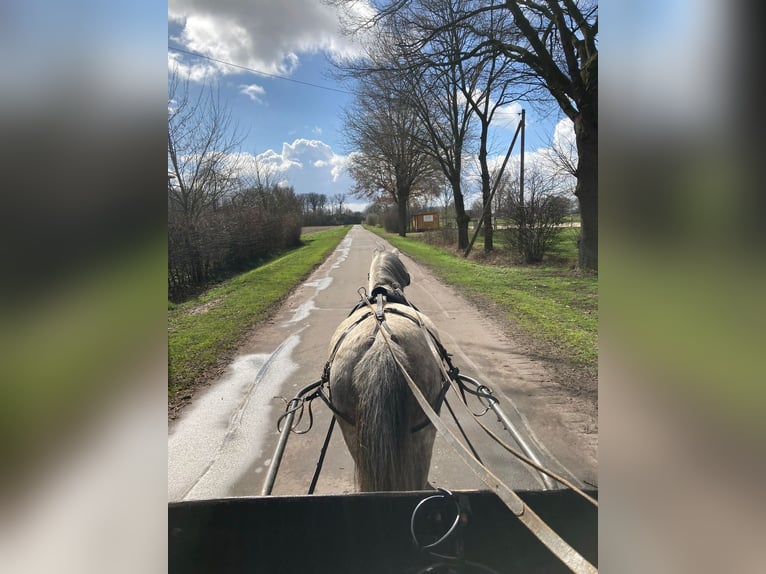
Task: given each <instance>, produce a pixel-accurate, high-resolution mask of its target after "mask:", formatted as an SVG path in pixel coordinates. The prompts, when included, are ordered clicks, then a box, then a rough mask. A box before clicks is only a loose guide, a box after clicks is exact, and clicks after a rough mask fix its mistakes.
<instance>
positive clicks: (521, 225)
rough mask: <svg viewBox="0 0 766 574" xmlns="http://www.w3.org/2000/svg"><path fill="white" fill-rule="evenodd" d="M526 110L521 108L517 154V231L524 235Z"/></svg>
mask: <svg viewBox="0 0 766 574" xmlns="http://www.w3.org/2000/svg"><path fill="white" fill-rule="evenodd" d="M525 118H526V110H525V109H524V108H522V109H521V154H520V156H519V208H520V209H521V213H520V214H519V215H520V216H521V217H520V220H519V232H520V233H522V234H523V235H526V229H527V211H526V207H525V206H524V132H525V131H526V125H525V124H526V122H525Z"/></svg>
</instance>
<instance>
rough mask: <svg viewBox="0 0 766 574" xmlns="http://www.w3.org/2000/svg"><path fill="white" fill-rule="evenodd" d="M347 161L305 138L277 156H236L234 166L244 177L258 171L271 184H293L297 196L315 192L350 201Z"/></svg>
mask: <svg viewBox="0 0 766 574" xmlns="http://www.w3.org/2000/svg"><path fill="white" fill-rule="evenodd" d="M232 161H235V156H234V154H233V156H232ZM347 162H348V156H345V155H340V154H336V153H335V152H334V151H333V150H332V148H331V147H330V146H329V145H327V144H326V143H324V142H323V141H320V140H308V139H296V140H294V141H293V142H292V143H288V142H285V143H283V144H282V150H281V152H279V153H277V152H276V151H274V150H272V149H269V150H266V151H265V152H262V153H259V154H257V155H253V154H251V153H240V154H236V163H237V165H239V166H240V170H241V171H240V173H241V175H243V176H245V177H247V176H251V175H254V174H255V173H256V169H259V170H260V173H261V174H262V175H263V174H268V176H269V179H270V180H271V181H275V182H282V183H287V184H289V185H292V186H293V187H294V188H295V193H297V194H299V195H301V194H304V193H309V192H314V193H323V194H325V195H326V196H327V197H331V196H333V195H335V194H338V193H340V194H346V195H347V197H348V199H351V194H350V190H351V187H352V185H353V181H352V180H351V177H350V176H349V175H348V173H347V172H346V164H347Z"/></svg>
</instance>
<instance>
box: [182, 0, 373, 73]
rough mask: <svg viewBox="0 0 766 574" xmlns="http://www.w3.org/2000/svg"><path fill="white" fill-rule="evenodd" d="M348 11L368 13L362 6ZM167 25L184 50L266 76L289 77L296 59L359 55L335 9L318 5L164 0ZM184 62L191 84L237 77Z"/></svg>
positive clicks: (300, 0) (311, 1) (225, 69)
mask: <svg viewBox="0 0 766 574" xmlns="http://www.w3.org/2000/svg"><path fill="white" fill-rule="evenodd" d="M352 10H353V11H354V12H355V13H356V14H371V13H373V12H372V8H370V6H369V4H368V3H367V2H366V1H362V2H359V3H355V5H354V6H353V8H352ZM168 19H169V20H170V21H171V22H173V23H174V24H177V25H179V26H180V29H181V30H180V33H179V34H178V35H177V36H176V37H174V38H173V39H174V40H175V41H176V42H178V43H180V44H181V45H182V46H184V47H185V48H186V49H188V50H190V51H194V52H198V53H200V54H204V55H205V56H209V57H211V58H215V59H217V60H223V61H227V62H232V63H235V64H238V65H241V66H246V67H248V68H253V69H256V70H259V71H262V72H267V73H271V74H279V75H290V74H292V72H293V71H295V69H296V68H297V66H298V64H299V54H301V53H315V52H318V51H324V52H326V53H328V54H329V55H331V56H333V57H335V58H347V57H350V56H352V55H356V54H358V53H359V47H358V45H357V44H356V43H355V42H354V41H353V40H352V39H350V38H347V37H344V36H343V35H342V34H341V33H340V31H339V19H338V12H337V9H336V8H334V7H332V6H328V5H327V4H325V3H323V2H319V1H317V0H289V1H287V2H274V1H273V0H169V1H168ZM181 58H182V59H183V60H186V59H187V58H186V57H183V56H182V57H181ZM188 60H189V62H192V63H191V64H188V67H189V68H190V71H191V72H192V74H191V77H192V78H193V79H197V78H204V77H206V76H205V74H233V73H240V72H241V70H240V69H238V68H234V67H231V66H225V65H222V64H217V63H213V62H210V61H200V59H198V58H197V59H191V58H189V59H188Z"/></svg>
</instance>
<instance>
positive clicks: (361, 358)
mask: <svg viewBox="0 0 766 574" xmlns="http://www.w3.org/2000/svg"><path fill="white" fill-rule="evenodd" d="M408 284H409V274H408V273H407V272H406V269H405V268H404V266H403V264H402V263H401V262H400V261H399V258H398V255H397V253H396V252H393V253H392V252H386V251H380V252H376V254H375V256H374V257H373V262H372V264H371V267H370V275H369V293H368V292H367V291H365V290H360V302H359V304H358V305H357V306H356V307H355V308H354V309H353V310H352V311H351V313H350V314H349V316H348V317H347V319H346V320H345V321H344V322H343V323H341V325H340V326H339V328H338V330H337V331H336V333H335V335H334V336H333V338H332V340H331V343H330V354H329V359H328V361H327V363H326V364H325V367H324V369H323V373H322V377H321V378H320V379H319V380H318V381H316V382H314V383H311V384H310V385H307V386H306V387H304V388H303V389H301V390H300V391H299V392H298V393H297V394H296V396H295V397H294V398H293V399H292V400H291V401H289V402H288V404H287V407H286V409H285V413H284V414H283V415H282V417H281V418H280V420H279V422H278V425H277V426H278V429H279V431H280V437H279V441H278V442H277V446H276V449H275V452H274V456H273V457H272V459H271V464H270V467H269V470H268V473H267V475H266V478H265V481H264V484H263V489H262V491H261V495H260V496H253V497H246V498H226V499H219V500H203V501H186V502H176V503H171V504H169V518H168V529H169V530H168V540H169V571H170V572H183V573H188V572H275V573H287V572H301V573H304V572H322V573H324V572H328V573H333V574H335V573H337V574H341V573H349V574H351V573H360V574H361V573H368V574H377V573H380V574H383V573H386V574H388V573H397V574H399V573H401V574H405V573H406V574H420V573H434V574H448V573H449V574H453V573H454V574H471V573H475V572H476V573H478V572H484V573H497V574H501V573H514V572H525V573H529V572H541V573H542V572H545V573H548V572H568V571H573V572H595V571H596V566H595V564H596V562H597V521H598V510H597V509H598V502H597V494H598V493H597V491H595V490H582V489H580V488H579V487H577V486H576V485H574V484H572V483H571V482H570V481H569V480H567V479H566V478H564V477H563V476H560V475H557V474H555V473H553V472H551V471H550V470H548V469H546V468H545V467H544V466H543V465H542V464H540V461H539V460H538V459H537V458H536V457H535V455H534V452H533V451H532V449H530V448H529V447H528V446H527V445H526V443H525V441H524V440H523V438H522V437H521V436H520V435H518V434H515V432H514V427H513V425H512V424H511V422H510V421H509V420H508V419H507V417H506V416H505V414H504V413H503V411H502V408H501V407H500V403H499V401H498V400H497V399H496V397H495V396H494V395H493V394H492V390H491V389H489V388H488V387H487V386H485V385H483V384H482V383H480V382H479V381H476V380H475V379H472V378H471V377H467V376H465V375H463V374H461V373H460V372H459V370H458V369H457V368H455V367H454V366H453V364H452V362H451V356H450V354H449V353H448V352H447V351H446V349H445V348H444V347H443V346H442V344H441V342H440V340H439V336H438V333H436V330H435V328H434V327H433V325H432V324H431V322H430V321H429V320H428V318H427V317H426V316H425V315H423V314H422V313H420V311H419V310H418V309H417V308H416V307H415V306H414V305H412V304H411V303H409V302H408V301H407V299H406V297H405V296H404V288H405V287H406V286H407V285H408ZM450 390H452V391H454V393H455V395H456V396H457V397H459V398H460V399H461V400H458V401H456V403H457V404H459V405H461V406H462V408H465V409H466V411H467V412H469V413H471V414H472V415H473V416H476V414H475V413H474V412H473V411H472V410H471V408H470V407H469V404H468V403H469V398H470V400H472V401H474V402H478V403H479V404H481V405H482V406H483V408H484V410H485V412H487V411H490V410H491V411H493V412H494V413H495V414H496V415H497V417H498V419H499V420H500V421H501V422H502V423H503V427H504V428H505V429H506V430H508V431H509V432H510V433H511V434H512V435H514V439H515V442H516V444H517V445H518V446H519V449H516V448H514V447H512V446H510V445H508V444H507V443H506V442H505V441H504V440H503V439H502V438H501V437H500V436H498V435H497V434H496V433H495V432H494V431H492V430H491V429H489V428H487V427H486V426H485V425H484V424H483V423H482V422H480V421H477V422H478V424H479V425H480V426H481V427H482V429H483V430H484V431H485V432H486V433H487V434H488V435H489V436H490V437H491V438H492V439H493V440H495V441H496V442H497V443H498V444H500V445H501V446H502V447H503V448H504V449H505V450H507V451H508V452H509V453H510V454H511V455H513V456H515V457H517V458H518V459H520V460H522V461H523V462H524V463H525V464H528V465H530V466H531V467H533V468H535V469H536V470H537V471H538V472H539V473H541V476H542V478H543V482H544V484H545V489H544V490H542V491H514V490H512V489H511V488H510V487H509V486H507V485H506V484H505V483H503V481H502V480H501V479H500V478H498V477H497V476H496V475H495V474H494V473H493V472H492V471H491V470H490V469H488V468H487V467H486V466H484V464H483V463H482V462H481V460H480V459H479V457H478V456H476V453H475V451H473V449H472V447H471V446H470V441H467V437H466V436H465V435H464V436H463V439H465V440H460V439H459V438H458V437H457V436H455V434H453V432H452V431H451V430H450V429H449V428H447V427H446V426H445V425H444V423H443V421H442V420H441V419H440V411H441V407H442V405H447V410H448V411H449V413H450V414H452V415H453V416H454V412H453V409H452V407H451V406H450V405H449V403H447V402H446V394H447V392H448V391H450ZM315 399H320V400H321V401H322V402H324V403H325V405H326V406H327V407H328V408H329V409H330V410H331V411H332V415H333V416H332V418H331V422H330V425H329V427H328V430H327V435H326V437H325V440H324V444H323V447H322V449H321V452H320V453H319V455H318V461H317V465H316V471H315V473H314V476H313V477H312V479H311V481H310V484H309V487H308V490H307V494H306V495H304V496H273V495H272V489H273V485H274V481H275V479H276V476H277V473H278V470H279V467H280V463H281V461H282V456H283V454H284V451H285V448H286V446H287V442H288V438H289V437H290V435H291V433H293V432H294V431H295V430H296V427H297V425H298V424H299V422H300V421H301V420H302V419H303V418H304V416H305V417H307V418H308V419H309V421H310V423H311V422H313V415H312V411H311V408H312V407H311V404H312V401H314V400H315ZM455 420H457V419H455ZM336 425H337V426H339V427H340V429H341V431H342V433H343V438H344V440H345V442H346V445H347V446H348V448H349V451H350V453H351V455H352V457H353V459H354V462H355V466H356V483H357V487H358V490H360V492H357V493H353V494H344V495H316V494H314V488H315V486H316V482H317V479H318V477H319V473H320V472H321V468H322V462H323V460H324V456H325V453H326V450H327V446H328V444H329V441H330V436H331V435H332V432H333V430H334V428H335V427H336ZM437 432H438V433H439V434H440V435H441V436H442V437H443V438H444V439H445V440H446V442H447V444H449V446H450V447H451V448H452V449H453V451H454V453H455V455H456V456H458V457H459V458H461V459H462V460H463V461H464V462H465V464H466V465H467V467H468V468H469V469H470V470H471V471H472V472H473V473H474V474H475V475H476V476H477V477H478V478H479V479H481V481H482V482H483V483H484V484H485V486H486V488H485V489H482V490H460V491H453V490H447V489H444V488H440V489H437V490H433V489H430V485H429V484H428V482H427V479H428V470H429V465H430V458H431V450H432V448H433V442H434V437H435V436H436V433H437ZM466 442H467V444H468V446H466V444H465V443H466Z"/></svg>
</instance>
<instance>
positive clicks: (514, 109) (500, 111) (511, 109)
mask: <svg viewBox="0 0 766 574" xmlns="http://www.w3.org/2000/svg"><path fill="white" fill-rule="evenodd" d="M521 107H522V106H521V104H520V103H519V102H511V103H510V104H506V105H504V106H500V107H499V108H497V109H496V110H495V115H494V116H493V117H492V125H493V126H496V127H503V128H507V129H511V130H515V129H516V126H518V125H519V122H520V121H521Z"/></svg>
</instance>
